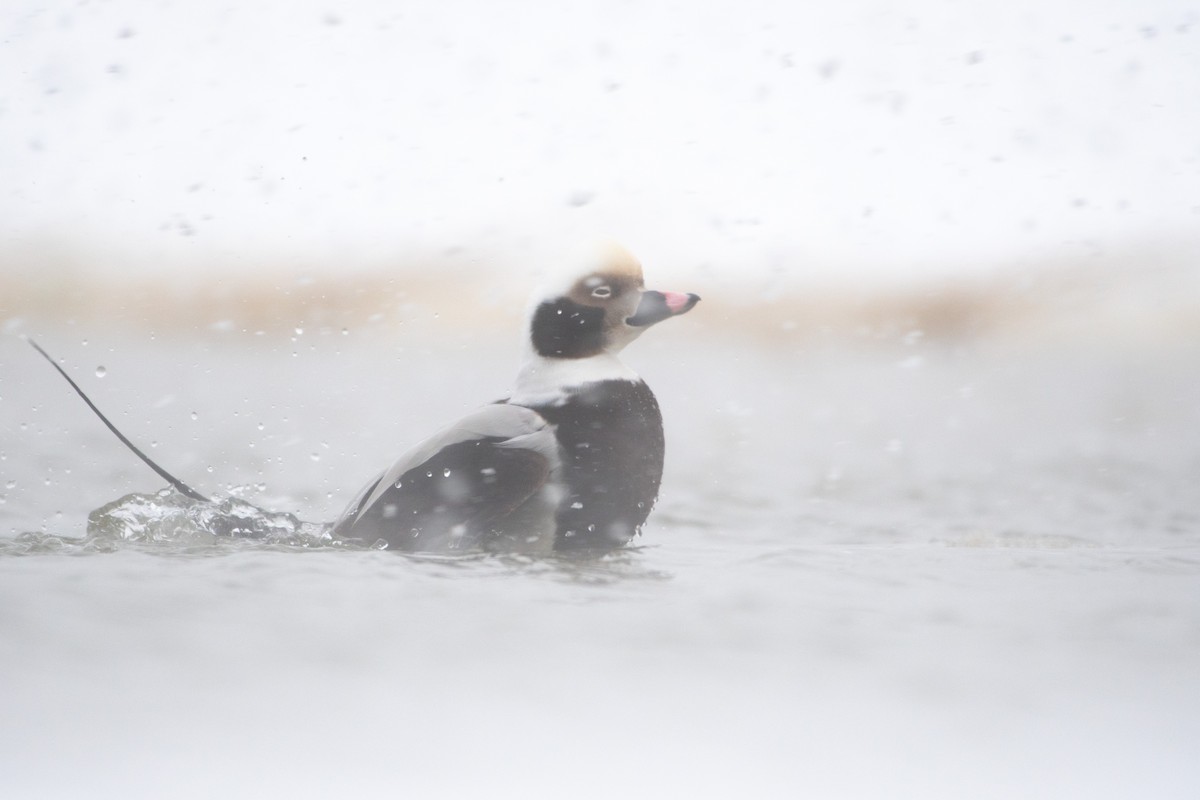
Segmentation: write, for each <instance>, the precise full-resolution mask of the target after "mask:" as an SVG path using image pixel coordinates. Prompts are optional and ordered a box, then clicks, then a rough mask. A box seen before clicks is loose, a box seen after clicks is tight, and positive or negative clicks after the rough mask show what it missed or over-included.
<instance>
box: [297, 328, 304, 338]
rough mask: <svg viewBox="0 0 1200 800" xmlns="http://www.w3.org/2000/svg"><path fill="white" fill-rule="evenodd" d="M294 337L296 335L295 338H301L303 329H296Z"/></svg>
mask: <svg viewBox="0 0 1200 800" xmlns="http://www.w3.org/2000/svg"><path fill="white" fill-rule="evenodd" d="M296 335H297V336H303V335H304V328H296Z"/></svg>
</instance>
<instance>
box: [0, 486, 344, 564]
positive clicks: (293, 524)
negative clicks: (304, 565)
mask: <svg viewBox="0 0 1200 800" xmlns="http://www.w3.org/2000/svg"><path fill="white" fill-rule="evenodd" d="M332 529H333V526H332V525H330V524H327V523H316V522H305V521H303V520H301V519H299V518H298V517H296V516H295V515H294V514H289V513H287V512H280V511H267V510H265V509H262V508H259V507H258V506H255V505H253V504H251V503H248V502H246V501H245V500H242V499H240V498H238V497H225V498H220V499H216V500H211V501H202V500H194V499H192V498H190V497H187V496H185V495H183V494H180V493H179V492H177V491H175V490H174V489H163V490H162V491H159V492H157V493H154V494H140V493H135V494H128V495H125V496H124V497H122V498H119V499H117V500H114V501H112V502H111V503H107V504H105V505H103V506H101V507H100V508H97V509H96V510H95V511H93V512H92V513H91V514H89V515H88V524H87V535H86V536H84V537H83V538H79V539H76V538H73V537H68V536H61V535H57V534H52V533H48V532H45V531H41V532H28V533H22V534H20V535H19V536H16V537H15V538H13V539H10V540H7V541H3V542H0V554H4V555H34V554H40V553H78V554H87V553H97V552H113V551H115V550H119V549H123V548H125V547H128V546H134V547H143V546H152V547H154V548H155V549H156V550H160V549H161V550H162V551H164V552H187V553H195V552H197V551H211V552H214V553H217V552H223V551H224V550H225V549H226V548H227V547H229V546H232V547H235V548H246V547H251V548H267V549H273V548H280V549H289V550H290V549H295V548H305V549H313V548H330V547H336V548H350V549H353V548H359V547H364V546H365V545H363V544H362V543H359V542H355V541H349V542H347V541H342V540H340V539H335V538H334V536H333V533H332Z"/></svg>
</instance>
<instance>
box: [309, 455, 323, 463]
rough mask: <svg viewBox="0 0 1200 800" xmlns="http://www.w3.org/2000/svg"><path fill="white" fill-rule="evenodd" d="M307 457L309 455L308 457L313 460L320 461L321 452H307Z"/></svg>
mask: <svg viewBox="0 0 1200 800" xmlns="http://www.w3.org/2000/svg"><path fill="white" fill-rule="evenodd" d="M308 457H309V458H311V459H312V460H313V461H320V460H321V454H320V453H309V454H308Z"/></svg>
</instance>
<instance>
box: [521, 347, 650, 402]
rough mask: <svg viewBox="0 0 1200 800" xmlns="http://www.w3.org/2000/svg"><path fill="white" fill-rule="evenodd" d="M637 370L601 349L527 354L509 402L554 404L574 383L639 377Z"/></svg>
mask: <svg viewBox="0 0 1200 800" xmlns="http://www.w3.org/2000/svg"><path fill="white" fill-rule="evenodd" d="M639 380H641V378H639V377H638V374H637V373H636V372H634V371H633V370H631V369H630V368H629V367H627V366H625V364H624V363H623V362H622V361H621V359H619V358H617V356H616V355H614V354H612V353H608V352H602V353H599V354H597V355H594V356H588V357H587V358H547V357H546V356H540V355H536V354H532V353H531V354H528V355H527V356H526V359H525V363H524V364H523V365H522V367H521V370H520V372H518V373H517V385H516V388H515V389H514V390H513V395H512V397H511V398H510V399H509V402H510V403H515V404H516V405H522V406H528V405H553V404H555V403H558V402H561V401H562V400H563V399H564V398H565V397H566V393H567V392H568V391H569V390H570V389H571V388H573V387H576V386H582V385H583V384H585V383H594V382H596V381H639Z"/></svg>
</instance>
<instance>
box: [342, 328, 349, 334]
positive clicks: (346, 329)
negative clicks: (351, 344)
mask: <svg viewBox="0 0 1200 800" xmlns="http://www.w3.org/2000/svg"><path fill="white" fill-rule="evenodd" d="M349 335H350V329H349V328H342V336H349Z"/></svg>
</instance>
